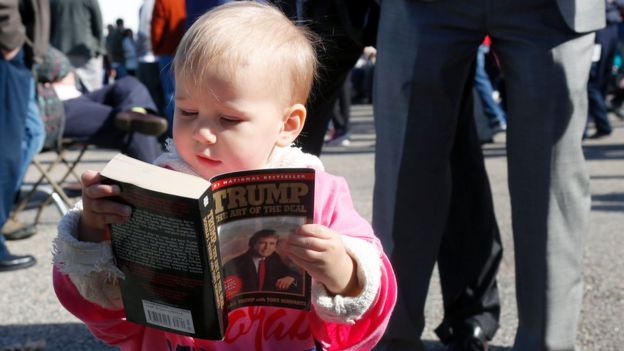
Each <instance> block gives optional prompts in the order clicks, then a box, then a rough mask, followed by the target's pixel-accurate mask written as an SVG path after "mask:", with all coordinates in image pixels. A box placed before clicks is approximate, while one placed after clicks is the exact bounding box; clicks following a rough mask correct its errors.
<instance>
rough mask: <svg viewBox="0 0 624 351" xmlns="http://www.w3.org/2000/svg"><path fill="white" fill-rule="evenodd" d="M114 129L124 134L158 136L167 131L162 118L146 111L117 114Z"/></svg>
mask: <svg viewBox="0 0 624 351" xmlns="http://www.w3.org/2000/svg"><path fill="white" fill-rule="evenodd" d="M143 111H145V109H143ZM115 127H117V128H119V129H120V130H123V131H124V132H137V133H141V134H145V135H153V136H159V135H162V134H164V133H165V132H166V131H167V127H168V123H167V120H166V119H165V118H164V117H161V116H157V115H153V114H151V113H147V111H145V113H144V112H138V111H136V110H130V111H123V112H119V113H118V114H117V116H115Z"/></svg>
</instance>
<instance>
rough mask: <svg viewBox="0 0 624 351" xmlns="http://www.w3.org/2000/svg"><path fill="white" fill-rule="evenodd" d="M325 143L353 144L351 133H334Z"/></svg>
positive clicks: (332, 144) (333, 144) (331, 144)
mask: <svg viewBox="0 0 624 351" xmlns="http://www.w3.org/2000/svg"><path fill="white" fill-rule="evenodd" d="M325 144H326V145H328V146H349V145H351V133H344V134H334V135H333V136H332V137H331V138H330V139H329V140H327V141H326V142H325Z"/></svg>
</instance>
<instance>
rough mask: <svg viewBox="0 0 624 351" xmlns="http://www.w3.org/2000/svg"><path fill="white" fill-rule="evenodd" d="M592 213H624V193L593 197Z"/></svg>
mask: <svg viewBox="0 0 624 351" xmlns="http://www.w3.org/2000/svg"><path fill="white" fill-rule="evenodd" d="M591 209H592V211H611V212H624V193H609V194H595V195H592V207H591Z"/></svg>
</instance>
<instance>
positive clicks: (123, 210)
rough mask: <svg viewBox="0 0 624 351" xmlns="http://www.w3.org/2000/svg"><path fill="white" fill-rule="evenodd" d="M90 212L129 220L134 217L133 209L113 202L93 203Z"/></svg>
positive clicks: (100, 201)
mask: <svg viewBox="0 0 624 351" xmlns="http://www.w3.org/2000/svg"><path fill="white" fill-rule="evenodd" d="M90 210H91V211H92V212H94V213H97V214H100V215H106V214H110V215H115V216H121V217H127V218H129V217H130V216H131V215H132V208H131V207H130V206H128V205H124V204H122V203H119V202H116V201H112V200H102V199H100V200H96V201H93V202H92V203H91V208H90Z"/></svg>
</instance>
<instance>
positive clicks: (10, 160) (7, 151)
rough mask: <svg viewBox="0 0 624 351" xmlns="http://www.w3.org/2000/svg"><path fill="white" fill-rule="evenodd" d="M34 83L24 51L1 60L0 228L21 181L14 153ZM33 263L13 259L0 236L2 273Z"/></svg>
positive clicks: (25, 258) (17, 154)
mask: <svg viewBox="0 0 624 351" xmlns="http://www.w3.org/2000/svg"><path fill="white" fill-rule="evenodd" d="M32 81H33V78H32V75H31V73H30V71H29V70H28V69H27V68H26V66H25V65H24V55H23V51H22V52H20V53H18V55H17V56H16V57H14V58H13V59H12V60H11V61H6V60H5V59H4V58H2V57H1V56H0V141H1V142H2V149H3V150H4V152H1V153H0V227H2V226H4V223H5V221H6V220H7V218H8V215H9V212H10V211H11V208H12V207H13V200H14V195H15V189H16V188H17V184H19V182H20V181H21V178H20V168H21V166H22V153H21V152H11V150H21V146H22V142H23V140H24V139H23V138H24V137H23V136H24V130H25V118H26V117H25V116H26V115H27V112H28V100H29V97H30V96H31V90H30V89H32ZM34 263H35V259H34V258H33V257H32V256H12V255H11V254H10V253H9V250H8V248H7V247H6V243H5V241H4V236H2V235H0V271H4V270H12V269H17V268H24V267H28V266H31V265H33V264H34Z"/></svg>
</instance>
